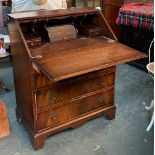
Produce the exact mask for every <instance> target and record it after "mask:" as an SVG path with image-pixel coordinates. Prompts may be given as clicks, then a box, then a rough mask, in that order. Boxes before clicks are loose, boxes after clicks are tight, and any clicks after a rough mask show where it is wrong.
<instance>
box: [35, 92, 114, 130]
mask: <svg viewBox="0 0 155 155" xmlns="http://www.w3.org/2000/svg"><path fill="white" fill-rule="evenodd" d="M113 103H114V89H110V90H106V91H104V92H100V93H97V94H94V95H91V96H89V97H85V98H82V99H79V100H76V101H73V102H70V103H66V104H64V105H62V106H59V107H56V108H51V109H49V110H46V111H44V112H39V113H38V114H37V130H42V129H45V128H48V127H55V126H57V125H60V124H63V123H65V122H68V121H70V120H72V119H75V118H77V117H79V116H80V115H83V114H86V113H89V112H91V111H93V110H95V109H98V108H102V107H106V106H108V105H113Z"/></svg>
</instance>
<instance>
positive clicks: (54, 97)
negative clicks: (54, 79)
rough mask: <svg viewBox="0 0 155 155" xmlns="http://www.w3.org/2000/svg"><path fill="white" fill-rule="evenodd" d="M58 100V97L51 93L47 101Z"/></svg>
mask: <svg viewBox="0 0 155 155" xmlns="http://www.w3.org/2000/svg"><path fill="white" fill-rule="evenodd" d="M57 98H58V95H57V94H56V93H54V92H51V93H50V95H49V99H50V100H56V99H57Z"/></svg>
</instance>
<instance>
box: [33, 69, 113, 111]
mask: <svg viewBox="0 0 155 155" xmlns="http://www.w3.org/2000/svg"><path fill="white" fill-rule="evenodd" d="M114 82H115V73H114V72H111V73H108V74H105V75H101V76H98V77H94V78H93V77H92V78H90V77H89V76H88V77H87V78H86V77H85V78H80V79H77V80H73V81H69V82H67V83H64V84H63V85H58V86H55V87H53V88H50V89H48V90H45V91H42V92H38V93H37V94H36V103H37V108H38V109H41V108H45V107H47V106H50V105H53V104H58V103H60V102H65V101H66V100H71V99H74V98H77V97H79V96H81V95H84V94H85V95H86V94H89V93H90V92H93V91H96V90H99V89H103V88H104V87H107V86H112V85H114Z"/></svg>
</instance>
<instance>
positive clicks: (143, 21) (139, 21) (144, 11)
mask: <svg viewBox="0 0 155 155" xmlns="http://www.w3.org/2000/svg"><path fill="white" fill-rule="evenodd" d="M153 13H154V4H141V3H129V4H125V5H123V6H122V7H121V8H120V10H119V14H118V17H117V19H116V23H117V24H119V25H129V26H133V27H135V28H144V29H148V30H153V29H154V14H153Z"/></svg>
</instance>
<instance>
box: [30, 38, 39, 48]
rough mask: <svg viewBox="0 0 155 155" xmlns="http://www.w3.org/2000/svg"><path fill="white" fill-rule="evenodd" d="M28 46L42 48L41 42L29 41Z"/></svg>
mask: <svg viewBox="0 0 155 155" xmlns="http://www.w3.org/2000/svg"><path fill="white" fill-rule="evenodd" d="M27 45H28V47H29V48H37V47H39V46H41V41H40V40H35V41H28V42H27Z"/></svg>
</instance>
